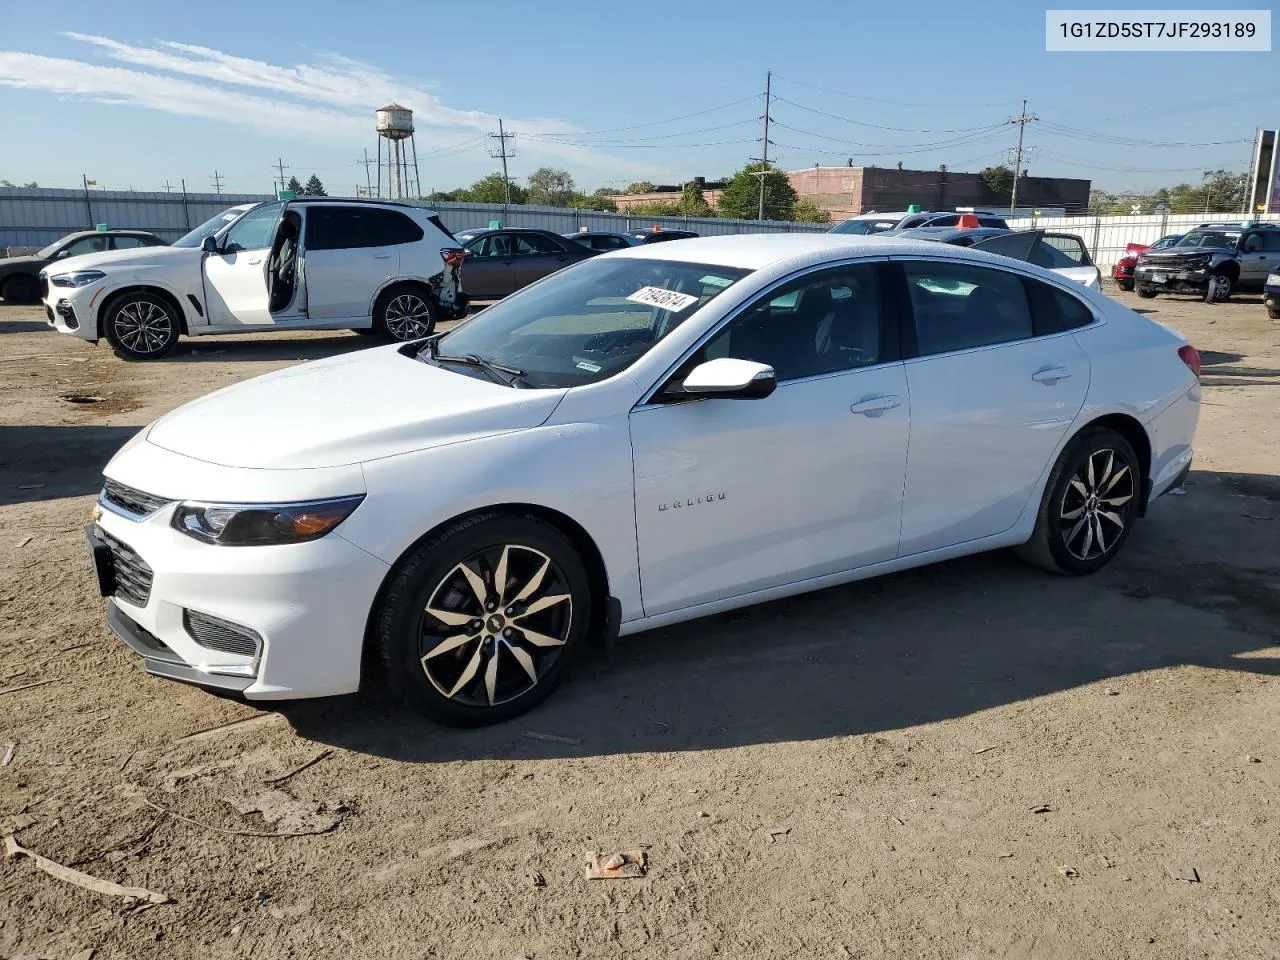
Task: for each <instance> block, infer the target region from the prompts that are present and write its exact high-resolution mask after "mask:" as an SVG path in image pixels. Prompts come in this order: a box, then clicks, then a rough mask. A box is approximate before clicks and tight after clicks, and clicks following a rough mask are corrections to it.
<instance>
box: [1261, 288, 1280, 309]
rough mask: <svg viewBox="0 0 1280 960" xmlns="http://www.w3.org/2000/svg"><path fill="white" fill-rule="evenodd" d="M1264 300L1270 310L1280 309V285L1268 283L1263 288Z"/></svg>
mask: <svg viewBox="0 0 1280 960" xmlns="http://www.w3.org/2000/svg"><path fill="white" fill-rule="evenodd" d="M1262 302H1263V304H1264V305H1265V306H1266V308H1267V309H1268V310H1280V287H1277V286H1274V285H1268V286H1266V287H1265V288H1263V291H1262Z"/></svg>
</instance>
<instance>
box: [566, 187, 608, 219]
mask: <svg viewBox="0 0 1280 960" xmlns="http://www.w3.org/2000/svg"><path fill="white" fill-rule="evenodd" d="M569 206H571V207H574V208H576V209H578V210H604V211H606V212H608V213H612V212H613V211H615V210H617V209H618V205H617V204H615V203H614V202H613V201H612V200H611V199H609V197H608V196H602V195H601V194H600V191H599V190H597V191H596V192H595V193H593V194H591V195H590V196H587V195H586V194H582V193H578V194H574V196H573V199H572V200H570V201H569Z"/></svg>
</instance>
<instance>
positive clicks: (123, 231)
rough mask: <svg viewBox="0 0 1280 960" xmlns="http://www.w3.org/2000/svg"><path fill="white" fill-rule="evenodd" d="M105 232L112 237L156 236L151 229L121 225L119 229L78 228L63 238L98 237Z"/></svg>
mask: <svg viewBox="0 0 1280 960" xmlns="http://www.w3.org/2000/svg"><path fill="white" fill-rule="evenodd" d="M103 234H106V235H107V236H109V237H111V236H126V237H128V236H139V237H154V236H156V234H154V233H152V232H151V231H150V230H140V229H133V228H131V227H120V228H119V229H111V230H77V231H76V232H75V233H68V234H67V235H66V236H65V237H63V238H62V239H63V240H71V239H72V238H75V239H79V238H80V237H97V236H102V235H103Z"/></svg>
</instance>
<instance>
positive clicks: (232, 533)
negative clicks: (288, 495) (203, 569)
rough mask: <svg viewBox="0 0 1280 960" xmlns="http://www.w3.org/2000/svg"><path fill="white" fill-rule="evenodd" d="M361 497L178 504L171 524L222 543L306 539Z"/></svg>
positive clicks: (332, 522)
mask: <svg viewBox="0 0 1280 960" xmlns="http://www.w3.org/2000/svg"><path fill="white" fill-rule="evenodd" d="M363 501H364V494H360V495H359V496H356V497H340V498H337V499H334V500H310V501H307V502H304V503H196V502H186V503H181V504H179V505H178V509H177V510H175V511H174V512H173V521H172V525H173V528H174V529H175V530H181V531H182V532H183V533H185V534H186V535H187V536H189V537H194V538H195V539H197V540H201V541H203V542H205V543H216V544H218V545H219V546H224V547H253V546H263V545H266V544H272V543H276V544H278V543H305V542H306V541H308V540H318V539H319V538H320V537H323V536H324V535H325V534H326V533H329V532H330V531H331V530H333V528H334V527H336V526H337V525H338V524H340V523H341V522H342V521H343V520H345V519H347V517H349V516H351V514H352V513H353V512H354V511H355V509H356V507H358V506H360V504H361V503H362V502H363Z"/></svg>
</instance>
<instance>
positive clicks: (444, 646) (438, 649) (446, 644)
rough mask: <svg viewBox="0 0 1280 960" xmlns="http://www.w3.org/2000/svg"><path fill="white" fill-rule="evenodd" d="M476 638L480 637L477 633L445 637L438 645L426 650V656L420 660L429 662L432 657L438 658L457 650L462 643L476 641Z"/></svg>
mask: <svg viewBox="0 0 1280 960" xmlns="http://www.w3.org/2000/svg"><path fill="white" fill-rule="evenodd" d="M478 636H480V634H478V633H459V634H457V635H456V636H452V637H445V638H444V639H443V640H441V641H440V642H439V643H438V644H436V645H435V646H434V647H432V648H431V649H430V650H428V651H427V652H426V654H424V655H423V657H422V659H423V660H430V659H431V658H432V657H438V656H440V654H442V653H448V652H449V651H450V650H457V649H458V648H459V647H460V646H462V645H463V644H464V643H468V642H470V641H472V640H474V639H476V637H478Z"/></svg>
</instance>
